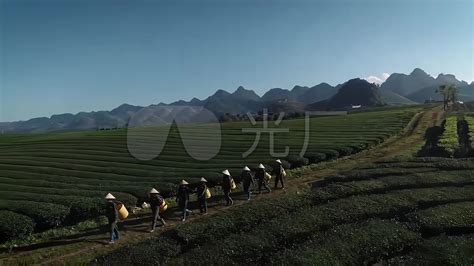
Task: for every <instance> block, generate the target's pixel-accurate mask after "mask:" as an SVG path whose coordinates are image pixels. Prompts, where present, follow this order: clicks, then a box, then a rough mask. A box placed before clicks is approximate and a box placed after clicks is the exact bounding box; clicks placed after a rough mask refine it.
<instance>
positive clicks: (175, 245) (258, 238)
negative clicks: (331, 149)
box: [97, 158, 474, 265]
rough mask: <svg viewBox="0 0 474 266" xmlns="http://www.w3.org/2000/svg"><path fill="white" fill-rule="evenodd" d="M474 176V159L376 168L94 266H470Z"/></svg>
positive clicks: (184, 228)
mask: <svg viewBox="0 0 474 266" xmlns="http://www.w3.org/2000/svg"><path fill="white" fill-rule="evenodd" d="M473 174H474V160H472V159H464V160H461V159H446V158H439V159H436V158H417V159H411V160H409V161H398V160H393V161H385V162H379V163H376V164H374V165H372V166H369V167H366V168H361V169H359V170H357V171H351V172H348V173H341V174H339V175H337V176H330V177H328V178H326V179H325V180H323V181H320V182H318V183H315V184H314V187H313V189H311V190H310V191H307V192H306V193H302V194H301V193H300V194H292V195H288V194H286V195H283V196H280V197H278V198H271V199H267V200H260V201H258V202H255V203H253V204H245V205H242V206H238V207H235V208H233V209H232V211H229V212H223V213H219V214H216V215H214V216H213V217H208V218H207V219H200V220H198V221H195V222H193V223H189V224H183V225H180V226H177V227H176V228H173V229H171V230H169V231H167V232H165V233H163V234H162V235H160V236H156V237H154V238H152V239H151V240H148V241H146V243H145V242H144V243H141V244H138V245H134V246H126V247H123V248H120V249H118V250H116V251H114V252H112V253H110V254H109V255H106V256H104V257H101V258H99V260H98V261H97V263H98V264H101V265H102V264H107V265H114V264H116V263H119V262H120V263H125V264H172V265H181V264H186V262H190V261H195V258H199V260H198V261H196V263H197V264H199V265H209V264H211V265H222V264H235V263H238V264H244V263H245V264H254V263H256V264H280V265H288V264H297V265H301V264H312V265H314V264H329V265H333V264H371V263H376V262H380V261H384V262H385V263H388V262H391V263H396V262H398V263H401V262H405V263H407V262H408V263H409V262H416V263H417V264H420V263H421V264H440V265H441V264H443V265H444V264H458V265H459V264H463V265H465V264H472V263H473V262H474V261H473V258H474V256H473V254H474V249H473V247H474V241H473V237H472V234H473V233H474V214H473V211H472V207H473V202H474V175H473ZM441 214H442V215H441ZM426 247H439V248H436V249H427V248H426ZM459 247H461V248H459ZM438 251H440V252H438Z"/></svg>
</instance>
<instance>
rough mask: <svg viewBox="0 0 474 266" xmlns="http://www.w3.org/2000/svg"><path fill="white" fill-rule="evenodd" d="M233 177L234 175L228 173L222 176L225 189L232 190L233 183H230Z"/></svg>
mask: <svg viewBox="0 0 474 266" xmlns="http://www.w3.org/2000/svg"><path fill="white" fill-rule="evenodd" d="M231 179H232V177H230V176H228V175H224V176H223V177H222V189H223V190H224V191H230V190H231V187H232V185H231V183H230V180H231Z"/></svg>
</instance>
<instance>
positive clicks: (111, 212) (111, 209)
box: [105, 201, 121, 223]
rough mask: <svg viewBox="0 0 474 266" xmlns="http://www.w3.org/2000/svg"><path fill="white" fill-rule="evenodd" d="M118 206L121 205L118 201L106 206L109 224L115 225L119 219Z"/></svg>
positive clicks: (110, 202) (109, 202) (108, 203)
mask: <svg viewBox="0 0 474 266" xmlns="http://www.w3.org/2000/svg"><path fill="white" fill-rule="evenodd" d="M118 204H121V203H120V202H118V201H107V203H106V205H105V216H106V217H107V219H108V220H109V223H113V222H115V221H117V220H118V219H119V214H118V206H117V205H118Z"/></svg>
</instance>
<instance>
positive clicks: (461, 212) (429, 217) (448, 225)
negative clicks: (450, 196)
mask: <svg viewBox="0 0 474 266" xmlns="http://www.w3.org/2000/svg"><path fill="white" fill-rule="evenodd" d="M407 217H408V219H409V220H410V221H411V222H412V223H416V224H417V225H418V226H420V227H421V228H422V230H424V231H425V232H427V233H430V234H440V233H443V232H449V233H453V232H455V233H457V234H459V233H463V232H468V233H469V232H473V231H474V202H460V203H452V204H446V205H442V206H437V207H434V208H430V209H426V210H421V211H417V212H414V213H412V214H409V215H407Z"/></svg>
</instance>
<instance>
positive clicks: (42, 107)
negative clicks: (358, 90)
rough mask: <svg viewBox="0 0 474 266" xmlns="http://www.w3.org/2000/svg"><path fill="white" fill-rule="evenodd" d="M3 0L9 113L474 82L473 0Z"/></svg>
mask: <svg viewBox="0 0 474 266" xmlns="http://www.w3.org/2000/svg"><path fill="white" fill-rule="evenodd" d="M0 5H1V6H0V8H1V10H0V12H1V13H0V26H1V28H0V29H1V35H0V38H1V39H0V46H1V47H0V48H1V54H0V56H1V58H0V63H1V64H0V67H1V68H0V86H1V87H0V93H1V94H0V97H1V108H0V121H13V120H20V119H28V118H32V117H38V116H50V115H52V114H57V113H65V112H71V113H76V112H79V111H92V110H110V109H112V108H114V107H116V106H118V105H120V104H122V103H130V104H137V105H149V104H153V103H158V102H171V101H175V100H178V99H186V100H187V99H191V98H192V97H198V98H204V97H206V96H208V95H210V94H212V93H213V92H214V91H215V90H217V89H225V90H228V91H234V90H235V89H236V88H237V87H238V86H239V85H242V86H244V87H246V88H248V89H253V90H255V91H256V92H257V93H259V94H262V93H263V92H265V91H266V90H268V89H269V88H274V87H281V88H292V87H293V86H294V85H296V84H298V85H308V86H311V85H315V84H318V83H320V82H328V83H330V84H334V85H335V84H338V83H342V82H344V81H346V80H348V79H350V78H354V77H368V76H371V75H375V76H378V77H381V76H382V74H383V73H393V72H403V73H409V72H411V71H412V70H413V68H415V67H421V68H422V69H424V70H425V71H427V72H428V73H430V74H432V75H437V74H438V73H440V72H443V73H453V74H455V75H456V76H457V77H458V78H461V79H464V80H468V81H472V80H474V55H473V53H474V51H473V47H474V41H473V35H474V22H473V19H474V18H473V16H474V1H472V0H454V1H453V0H445V1H437V0H412V1H409V0H400V1H395V0H393V1H389V0H367V1H364V0H362V1H356V0H354V1H349V0H336V1H316V0H314V1H301V0H300V1H290V0H284V1H268V0H267V1H258V0H256V1H248V0H242V1H237V0H219V1H217V0H216V1H198V0H195V1H191V0H188V1H181V0H174V1H158V0H157V1H151V0H147V1H141V0H134V1H121V0H110V1H104V0H62V1H59V0H42V1H34V0H30V1H23V0H0Z"/></svg>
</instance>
